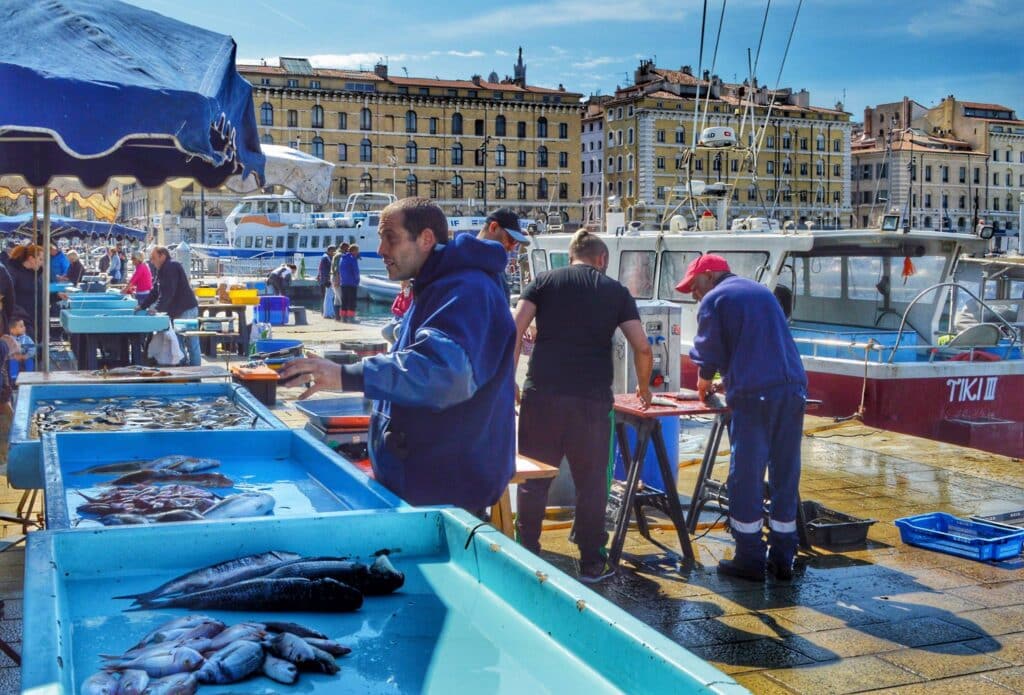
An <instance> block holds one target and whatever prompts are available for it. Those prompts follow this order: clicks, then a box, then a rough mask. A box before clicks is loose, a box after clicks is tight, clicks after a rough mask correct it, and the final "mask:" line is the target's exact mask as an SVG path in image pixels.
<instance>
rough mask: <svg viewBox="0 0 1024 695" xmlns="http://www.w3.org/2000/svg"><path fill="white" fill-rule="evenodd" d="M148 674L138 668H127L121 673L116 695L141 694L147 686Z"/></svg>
mask: <svg viewBox="0 0 1024 695" xmlns="http://www.w3.org/2000/svg"><path fill="white" fill-rule="evenodd" d="M149 680H150V678H149V674H148V673H146V672H145V671H142V670H140V669H129V670H127V671H125V672H124V673H122V674H121V682H120V683H118V684H117V695H142V694H143V693H144V692H146V688H147V687H149Z"/></svg>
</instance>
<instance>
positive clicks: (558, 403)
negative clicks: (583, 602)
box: [516, 390, 611, 563]
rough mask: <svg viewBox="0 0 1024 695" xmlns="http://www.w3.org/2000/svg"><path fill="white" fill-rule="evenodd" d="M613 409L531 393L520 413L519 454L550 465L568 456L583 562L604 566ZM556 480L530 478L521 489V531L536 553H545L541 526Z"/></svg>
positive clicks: (575, 532)
mask: <svg viewBox="0 0 1024 695" xmlns="http://www.w3.org/2000/svg"><path fill="white" fill-rule="evenodd" d="M610 411H611V405H610V404H609V403H608V402H605V401H597V400H590V399H586V398H578V397H575V396H560V395H555V394H548V393H541V392H538V391H533V390H530V391H527V392H526V393H525V394H524V395H523V402H522V406H521V407H520V409H519V453H521V454H522V455H524V456H529V457H530V458H534V459H537V460H538V461H541V462H542V463H546V464H548V465H550V466H556V467H557V466H558V465H560V464H561V462H562V457H563V456H564V457H565V458H567V459H568V460H569V471H570V472H571V473H572V481H573V484H574V485H575V486H576V518H575V521H574V522H573V535H574V537H575V542H576V545H577V546H579V549H580V561H581V562H583V563H589V562H598V561H600V560H601V559H602V558H603V555H602V552H601V551H602V549H603V548H604V545H605V543H607V542H608V533H607V532H606V531H605V527H604V517H605V507H606V506H607V504H608V458H609V443H610V440H611V420H610V418H609V412H610ZM551 482H552V480H551V479H550V478H548V479H545V480H529V481H527V482H525V483H523V484H521V485H519V487H518V489H517V496H516V509H517V514H516V529H517V530H518V532H519V540H520V542H521V543H522V544H523V546H524V547H525V548H527V549H528V550H530V551H531V552H534V553H538V552H540V532H541V524H542V523H543V521H544V509H545V507H547V501H548V490H549V488H550V487H551Z"/></svg>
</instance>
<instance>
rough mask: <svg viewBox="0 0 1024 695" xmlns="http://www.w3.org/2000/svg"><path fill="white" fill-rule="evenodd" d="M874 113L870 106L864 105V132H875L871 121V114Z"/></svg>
mask: <svg viewBox="0 0 1024 695" xmlns="http://www.w3.org/2000/svg"><path fill="white" fill-rule="evenodd" d="M873 114H874V110H873V109H872V108H871V107H870V106H865V107H864V132H865V133H867V134H868V135H870V134H871V133H873V132H875V130H874V128H873V127H872V123H871V116H872V115H873Z"/></svg>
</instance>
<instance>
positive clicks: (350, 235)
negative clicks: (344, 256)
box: [348, 234, 356, 244]
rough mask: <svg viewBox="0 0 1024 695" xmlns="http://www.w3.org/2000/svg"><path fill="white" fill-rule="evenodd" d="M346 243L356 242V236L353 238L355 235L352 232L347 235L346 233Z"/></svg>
mask: <svg viewBox="0 0 1024 695" xmlns="http://www.w3.org/2000/svg"><path fill="white" fill-rule="evenodd" d="M348 243H350V244H354V243H356V238H355V236H353V235H352V234H349V235H348Z"/></svg>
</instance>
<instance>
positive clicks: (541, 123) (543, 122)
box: [537, 116, 548, 138]
mask: <svg viewBox="0 0 1024 695" xmlns="http://www.w3.org/2000/svg"><path fill="white" fill-rule="evenodd" d="M547 136H548V119H546V118H544V116H541V117H540V118H538V119H537V137H539V138H546V137H547Z"/></svg>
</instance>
